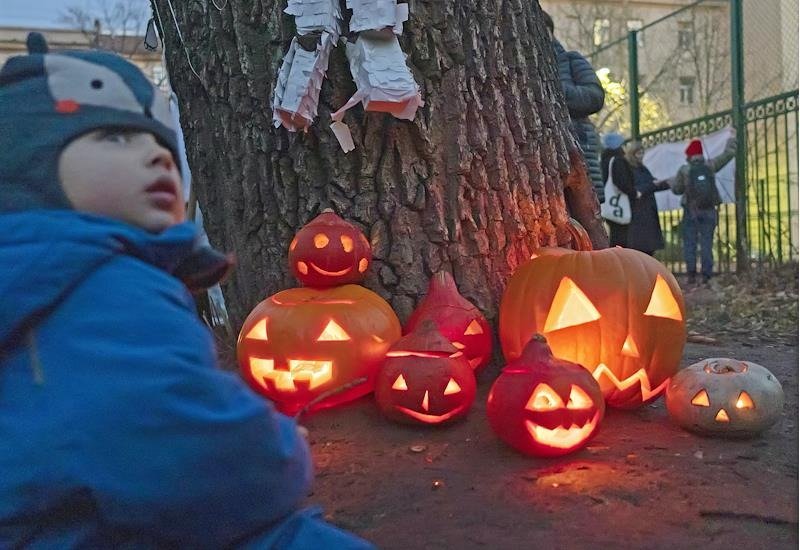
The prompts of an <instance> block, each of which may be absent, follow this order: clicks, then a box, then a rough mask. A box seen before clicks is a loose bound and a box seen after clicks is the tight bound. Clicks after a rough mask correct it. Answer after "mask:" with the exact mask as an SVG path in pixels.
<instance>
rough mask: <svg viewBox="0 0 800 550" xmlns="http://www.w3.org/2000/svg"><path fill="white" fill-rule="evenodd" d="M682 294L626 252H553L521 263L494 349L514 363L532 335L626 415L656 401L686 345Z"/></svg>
mask: <svg viewBox="0 0 800 550" xmlns="http://www.w3.org/2000/svg"><path fill="white" fill-rule="evenodd" d="M684 319H685V314H684V305H683V295H682V294H681V291H680V288H679V287H678V283H677V282H676V281H675V278H674V277H673V276H672V274H671V273H670V272H669V271H667V269H666V268H665V267H664V266H663V265H662V264H661V263H660V262H659V261H658V260H655V259H653V258H651V257H650V256H648V255H646V254H643V253H641V252H638V251H636V250H629V249H626V248H609V249H605V250H598V251H595V252H569V251H559V252H558V253H555V254H549V253H547V254H542V255H539V256H538V257H536V258H534V259H532V260H530V261H528V262H527V263H525V264H523V265H522V266H521V267H520V268H519V269H517V271H516V273H514V275H513V277H512V278H511V280H510V281H509V284H508V287H507V288H506V291H505V293H504V294H503V300H502V303H501V305H500V329H499V332H500V343H501V345H502V347H503V353H504V354H505V357H506V359H508V360H513V359H515V358H517V357H519V355H520V353H521V351H522V347H523V345H524V344H525V342H527V341H528V339H529V338H530V337H531V335H533V334H536V333H542V334H544V335H545V336H546V337H547V341H548V342H549V343H550V347H551V348H552V350H553V354H554V355H555V356H556V357H559V358H562V359H566V360H568V361H572V362H575V363H578V364H580V365H583V366H584V367H586V368H587V369H589V370H590V371H591V372H592V374H593V375H594V377H595V379H596V380H597V381H598V382H599V383H600V387H601V388H602V390H603V394H604V395H605V398H606V401H607V402H608V404H609V405H611V406H614V407H619V408H625V409H631V408H635V407H638V406H640V405H642V404H643V403H646V402H648V401H650V400H653V399H655V398H656V397H658V396H659V395H660V394H661V393H662V392H663V391H664V390H665V388H666V386H667V384H668V383H669V378H670V377H671V376H672V375H673V374H675V372H677V370H678V365H679V364H680V359H681V354H682V353H683V346H684V344H685V342H686V325H685V321H684Z"/></svg>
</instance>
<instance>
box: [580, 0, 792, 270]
mask: <svg viewBox="0 0 800 550" xmlns="http://www.w3.org/2000/svg"><path fill="white" fill-rule="evenodd" d="M636 4H637V3H636V2H631V3H628V4H627V6H628V7H627V8H618V9H628V10H634V8H635V7H636ZM797 4H798V2H797V0H770V1H769V2H763V0H697V1H695V2H691V3H689V4H687V5H686V6H684V7H682V8H680V9H678V10H676V11H673V12H671V13H667V14H664V15H662V16H660V17H655V18H654V19H653V20H651V21H649V22H648V21H646V20H645V18H644V17H643V16H642V15H641V14H642V13H645V12H634V11H628V12H624V13H623V12H619V13H615V14H613V15H614V17H613V18H612V17H610V16H608V15H603V14H602V12H600V11H598V10H599V8H598V6H600V4H598V3H596V4H595V5H594V6H593V7H592V8H591V9H592V10H594V12H593V13H592V17H594V18H595V19H594V21H595V27H596V28H599V29H600V30H602V28H603V25H604V24H605V23H604V22H605V21H608V20H609V19H610V20H611V21H615V22H617V21H622V22H624V21H626V20H627V31H628V32H627V33H624V34H623V35H622V36H621V37H620V38H619V39H617V40H610V41H608V42H606V43H604V44H602V45H600V46H599V47H597V48H596V49H595V50H594V51H593V52H592V53H591V54H590V55H589V59H590V61H591V62H592V64H593V65H594V67H595V69H596V70H597V72H598V75H599V76H600V78H601V81H603V84H604V86H605V87H606V91H607V102H606V107H605V109H604V111H603V112H601V113H600V114H599V115H598V116H596V118H595V122H596V123H597V125H598V127H599V129H600V131H601V132H608V131H621V132H623V133H624V134H627V135H628V136H630V137H631V138H632V139H640V140H642V141H643V142H644V144H645V146H646V147H651V146H653V145H657V144H659V143H666V142H678V141H685V140H688V139H690V138H694V137H701V136H704V135H707V134H710V133H713V132H716V131H717V130H720V129H722V128H724V127H727V126H732V127H734V128H735V129H736V131H737V135H738V142H739V147H738V151H737V157H736V183H735V189H736V202H735V203H734V204H723V205H721V206H720V208H719V214H720V223H719V226H718V228H717V236H716V237H717V238H716V241H715V247H716V249H715V268H716V269H717V270H718V271H721V272H730V271H735V270H737V269H749V268H750V267H752V266H753V265H776V264H781V263H786V262H790V261H796V260H797V258H798V250H797V248H798V230H797V227H798V197H797V194H798V193H797V183H798V167H797V162H798V153H799V151H798V118H797V100H798V91H797V68H798V62H797V55H798V50H797V26H798V14H797V12H798V10H797ZM631 6H633V7H631ZM574 9H577V8H574ZM647 13H651V14H652V13H655V12H652V11H651V12H647ZM598 14H599V15H598ZM571 16H574V14H572V15H571ZM598 17H599V19H598ZM605 17H607V19H604V18H605ZM632 18H633V19H632ZM637 18H638V19H637ZM598 21H600V22H601V24H600V25H599V26H598V25H597V22H598ZM637 22H638V23H637ZM614 24H618V23H614ZM634 91H636V92H635V93H634ZM676 169H677V168H676ZM660 216H661V223H662V229H663V230H664V234H665V240H666V243H667V244H666V248H665V250H663V251H660V252H659V253H658V257H659V258H660V259H661V260H662V261H664V262H665V263H666V264H667V265H668V266H669V267H670V268H671V269H672V270H673V271H675V272H678V273H680V272H683V271H684V270H685V266H684V265H683V262H682V257H683V254H682V239H681V216H682V212H681V211H680V210H676V211H669V212H662V213H661V214H660Z"/></svg>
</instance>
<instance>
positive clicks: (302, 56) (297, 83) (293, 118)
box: [272, 32, 334, 132]
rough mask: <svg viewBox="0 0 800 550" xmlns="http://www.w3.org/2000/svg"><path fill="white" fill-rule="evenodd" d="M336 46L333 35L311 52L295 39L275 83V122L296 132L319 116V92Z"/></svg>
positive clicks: (273, 105) (326, 37)
mask: <svg viewBox="0 0 800 550" xmlns="http://www.w3.org/2000/svg"><path fill="white" fill-rule="evenodd" d="M333 46H334V40H333V36H332V35H330V34H329V33H327V32H324V33H322V36H321V38H320V41H319V43H318V45H317V49H316V51H313V52H309V51H306V50H304V49H303V48H302V46H300V43H299V42H298V40H297V38H296V37H295V38H294V39H293V40H292V44H291V45H290V46H289V51H288V52H286V56H285V57H284V58H283V65H281V68H280V71H279V72H278V80H277V83H276V84H275V95H274V98H273V103H272V107H273V115H272V120H273V123H274V124H275V126H276V127H277V126H280V125H281V124H282V125H283V126H284V127H285V128H286V129H287V130H290V131H292V132H296V131H297V130H301V129H305V128H307V127H308V126H310V125H311V124H312V123H313V122H314V118H316V116H317V104H318V103H319V91H320V89H321V88H322V80H323V79H324V78H325V72H326V71H327V69H328V58H329V56H330V52H331V49H332V48H333Z"/></svg>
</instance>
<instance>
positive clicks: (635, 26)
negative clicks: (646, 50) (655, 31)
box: [626, 19, 644, 48]
mask: <svg viewBox="0 0 800 550" xmlns="http://www.w3.org/2000/svg"><path fill="white" fill-rule="evenodd" d="M643 24H644V22H643V21H642V20H641V19H628V22H627V24H626V26H627V28H628V32H630V31H638V30H639V29H641V28H642V25H643ZM636 44H637V45H638V46H639V47H640V48H642V47H644V33H643V32H637V33H636Z"/></svg>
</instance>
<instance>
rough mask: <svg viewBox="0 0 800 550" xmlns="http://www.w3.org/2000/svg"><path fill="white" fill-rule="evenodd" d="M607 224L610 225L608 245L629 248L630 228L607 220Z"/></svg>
mask: <svg viewBox="0 0 800 550" xmlns="http://www.w3.org/2000/svg"><path fill="white" fill-rule="evenodd" d="M606 223H608V245H609V246H622V247H625V248H627V247H628V226H627V225H620V224H618V223H614V222H610V221H608V220H606Z"/></svg>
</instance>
